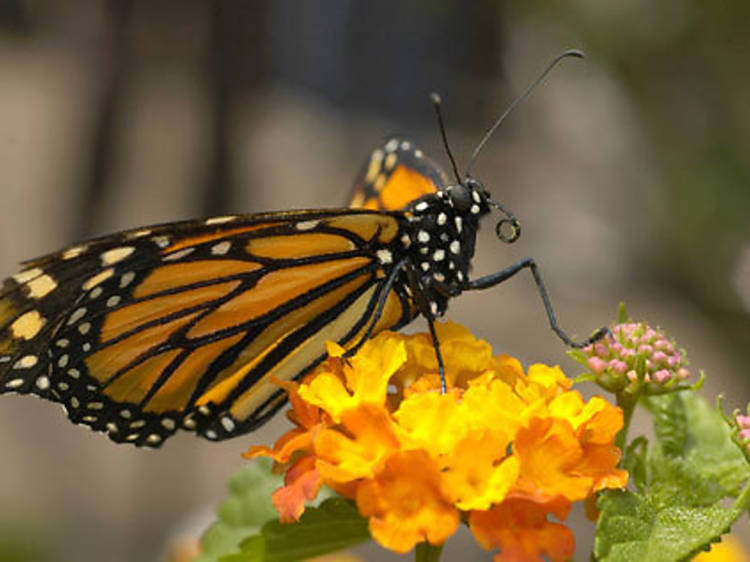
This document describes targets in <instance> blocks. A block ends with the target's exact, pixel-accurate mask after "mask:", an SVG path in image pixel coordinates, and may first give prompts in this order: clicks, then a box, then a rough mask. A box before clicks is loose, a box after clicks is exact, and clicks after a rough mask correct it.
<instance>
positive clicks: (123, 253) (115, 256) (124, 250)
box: [99, 246, 135, 266]
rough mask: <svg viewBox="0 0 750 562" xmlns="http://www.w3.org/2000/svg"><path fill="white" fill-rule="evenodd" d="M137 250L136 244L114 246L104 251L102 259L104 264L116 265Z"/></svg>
mask: <svg viewBox="0 0 750 562" xmlns="http://www.w3.org/2000/svg"><path fill="white" fill-rule="evenodd" d="M134 251H135V246H122V247H120V248H112V249H111V250H107V251H106V252H102V254H101V256H99V257H100V259H101V260H102V265H105V266H107V265H114V264H116V263H119V262H121V261H122V260H124V259H125V258H127V257H128V256H129V255H130V254H132V253H133V252H134Z"/></svg>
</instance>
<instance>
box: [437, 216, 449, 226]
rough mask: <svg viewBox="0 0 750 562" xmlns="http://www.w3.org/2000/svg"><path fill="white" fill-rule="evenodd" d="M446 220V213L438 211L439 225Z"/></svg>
mask: <svg viewBox="0 0 750 562" xmlns="http://www.w3.org/2000/svg"><path fill="white" fill-rule="evenodd" d="M447 221H448V215H446V214H445V213H438V216H437V223H438V224H439V225H440V226H443V225H444V224H445V223H446V222H447Z"/></svg>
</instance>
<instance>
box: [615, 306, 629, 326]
mask: <svg viewBox="0 0 750 562" xmlns="http://www.w3.org/2000/svg"><path fill="white" fill-rule="evenodd" d="M626 322H630V316H629V315H628V311H627V310H626V309H625V303H624V302H622V301H620V307H619V310H618V314H617V323H618V324H625V323H626Z"/></svg>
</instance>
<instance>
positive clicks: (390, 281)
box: [344, 259, 407, 357]
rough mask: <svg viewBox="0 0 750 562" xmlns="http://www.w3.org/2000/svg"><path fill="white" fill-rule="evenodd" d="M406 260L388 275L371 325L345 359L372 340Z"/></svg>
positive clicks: (399, 263) (379, 295)
mask: <svg viewBox="0 0 750 562" xmlns="http://www.w3.org/2000/svg"><path fill="white" fill-rule="evenodd" d="M406 261H407V260H406V259H403V260H401V261H400V262H398V263H397V264H396V265H395V266H393V269H392V270H391V272H390V273H389V274H388V278H387V279H386V280H385V283H383V285H382V289H381V290H380V293H379V294H378V302H377V304H376V305H375V312H374V313H373V315H372V318H371V319H370V324H369V325H368V326H367V330H365V333H364V334H363V335H362V337H361V338H359V341H358V342H357V343H356V344H355V345H354V346H352V347H351V348H349V349H348V350H347V351H346V353H345V354H344V357H351V356H352V355H354V354H355V353H356V352H357V351H358V350H359V348H360V347H362V345H364V343H365V342H366V341H367V340H368V339H370V336H371V335H372V331H373V330H374V329H375V326H376V325H377V323H378V320H380V317H381V316H382V315H383V310H384V309H385V303H386V301H387V300H388V295H389V294H390V292H391V289H392V288H393V284H394V283H395V282H396V279H397V278H398V274H399V272H400V271H401V270H402V269H403V267H404V265H406Z"/></svg>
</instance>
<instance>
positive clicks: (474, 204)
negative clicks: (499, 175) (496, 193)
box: [447, 176, 521, 244]
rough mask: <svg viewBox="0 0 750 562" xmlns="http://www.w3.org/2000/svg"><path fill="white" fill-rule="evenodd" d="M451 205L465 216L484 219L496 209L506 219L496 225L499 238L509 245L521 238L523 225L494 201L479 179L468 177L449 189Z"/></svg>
mask: <svg viewBox="0 0 750 562" xmlns="http://www.w3.org/2000/svg"><path fill="white" fill-rule="evenodd" d="M447 193H448V196H449V198H450V201H451V204H452V205H453V207H454V208H455V209H456V211H458V212H459V213H461V214H463V215H465V216H474V217H477V218H479V217H482V216H484V215H486V214H488V213H489V212H490V211H491V210H492V209H496V210H497V211H498V212H500V213H501V214H502V215H504V218H502V219H500V221H498V223H497V224H496V225H495V232H496V234H497V237H498V238H499V239H500V240H502V241H503V242H506V243H508V244H510V243H513V242H515V241H516V240H518V237H519V236H521V223H520V222H519V221H518V219H517V218H516V217H515V215H514V214H513V213H512V212H510V211H509V210H508V209H506V208H505V206H504V205H502V204H501V203H498V202H497V201H495V200H493V199H492V197H491V196H490V193H489V191H487V189H485V187H484V185H483V184H482V182H480V181H479V180H478V179H476V178H474V177H472V176H467V177H466V178H465V179H464V180H463V181H462V182H461V183H459V184H457V185H454V186H451V187H449V188H448V189H447Z"/></svg>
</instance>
